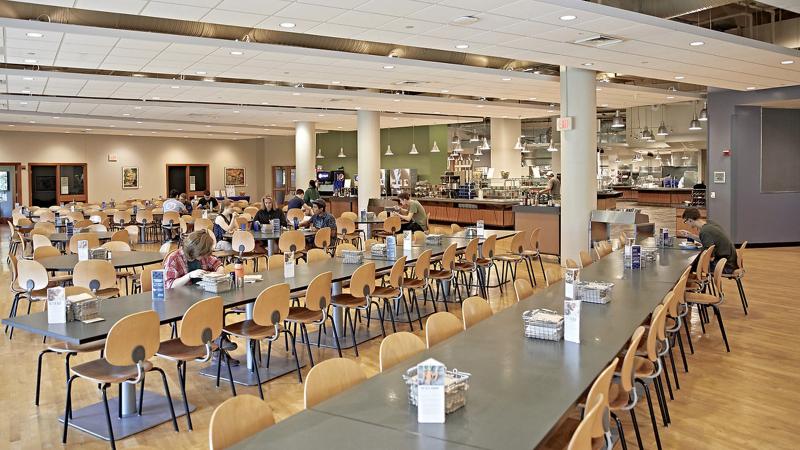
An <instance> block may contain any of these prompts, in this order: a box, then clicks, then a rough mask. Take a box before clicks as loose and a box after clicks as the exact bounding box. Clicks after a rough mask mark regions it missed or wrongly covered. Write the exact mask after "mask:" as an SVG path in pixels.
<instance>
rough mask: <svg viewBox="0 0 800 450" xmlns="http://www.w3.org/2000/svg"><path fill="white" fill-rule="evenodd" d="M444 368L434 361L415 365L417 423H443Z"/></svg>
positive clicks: (430, 360) (429, 360)
mask: <svg viewBox="0 0 800 450" xmlns="http://www.w3.org/2000/svg"><path fill="white" fill-rule="evenodd" d="M445 369H446V368H445V366H444V364H442V363H440V362H439V361H436V360H435V359H427V360H425V361H423V362H421V363H419V364H417V422H418V423H444V417H445V412H444V411H445V405H444V401H445V398H444V397H445V393H444V383H445Z"/></svg>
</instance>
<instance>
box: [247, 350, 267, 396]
mask: <svg viewBox="0 0 800 450" xmlns="http://www.w3.org/2000/svg"><path fill="white" fill-rule="evenodd" d="M256 342H257V341H256V340H255V339H252V340H250V352H251V354H252V355H253V360H255V354H256ZM260 369H261V368H260V367H259V366H258V363H256V362H254V363H253V372H255V373H256V382H257V383H258V395H259V396H260V397H261V400H264V388H263V387H261V370H260Z"/></svg>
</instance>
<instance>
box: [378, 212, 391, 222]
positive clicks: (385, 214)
mask: <svg viewBox="0 0 800 450" xmlns="http://www.w3.org/2000/svg"><path fill="white" fill-rule="evenodd" d="M376 217H377V219H378V220H386V218H387V217H389V213H388V212H386V211H381V212H379V213H378V215H377V216H376Z"/></svg>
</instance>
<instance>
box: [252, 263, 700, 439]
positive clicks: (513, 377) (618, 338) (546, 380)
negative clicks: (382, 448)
mask: <svg viewBox="0 0 800 450" xmlns="http://www.w3.org/2000/svg"><path fill="white" fill-rule="evenodd" d="M658 256H659V261H657V263H656V264H654V265H652V266H649V267H648V268H646V269H643V270H637V271H633V270H630V269H627V270H626V269H623V267H622V265H623V263H622V254H621V253H620V252H615V253H613V254H612V255H609V256H607V257H605V258H603V260H601V261H599V262H596V263H594V264H592V265H591V266H589V267H587V268H585V269H582V271H581V279H583V280H600V281H611V282H613V283H615V287H614V291H613V294H612V300H611V302H610V303H609V304H607V305H597V304H587V303H584V304H583V306H582V312H581V343H580V344H575V343H571V342H565V341H560V342H551V341H542V340H533V339H528V338H525V337H524V335H523V326H522V317H521V316H522V313H523V312H524V311H525V310H527V309H534V308H549V309H552V310H555V311H558V312H562V311H563V301H564V285H563V282H561V283H558V284H555V285H554V286H552V287H551V288H549V289H546V290H544V291H542V292H540V293H538V294H536V295H534V296H532V297H530V298H528V299H525V300H523V301H522V302H520V303H519V304H517V305H515V306H512V307H510V308H508V309H506V310H503V311H501V312H499V313H497V314H495V315H494V316H493V317H492V318H490V319H487V320H485V321H483V322H481V323H479V324H477V325H475V326H473V327H472V328H470V329H469V330H467V331H465V332H463V333H460V334H458V335H457V336H454V337H452V338H450V339H448V340H447V341H445V342H443V343H441V344H439V345H437V346H435V347H433V348H432V349H430V350H426V351H425V352H423V353H422V354H420V355H417V356H416V357H414V358H411V359H410V360H409V361H408V362H407V363H403V364H400V365H398V366H397V367H395V368H393V369H391V370H389V371H387V372H385V373H383V374H380V375H377V376H375V377H372V378H370V379H368V380H367V381H365V382H363V383H361V384H360V385H358V386H356V387H354V388H353V389H350V390H348V391H347V392H346V393H344V394H342V395H338V396H335V397H333V398H331V399H329V400H328V401H326V402H323V403H321V404H319V405H317V406H316V407H315V408H313V409H314V410H315V411H320V412H326V413H328V414H331V415H339V416H342V417H344V418H347V419H350V421H349V422H345V423H342V426H341V427H340V428H339V429H338V430H337V431H336V433H335V434H334V436H336V437H338V438H341V437H347V436H356V435H358V434H359V432H360V429H361V428H362V427H370V426H382V427H386V428H390V429H393V430H396V431H403V432H406V433H408V434H409V435H410V436H423V437H430V438H435V439H441V440H446V441H448V445H449V443H450V442H452V443H457V444H461V445H469V446H474V447H480V448H487V449H494V448H497V449H530V448H532V447H535V446H536V445H537V443H539V442H541V440H542V439H543V438H544V437H545V436H546V435H547V434H548V432H549V431H550V430H551V429H552V428H553V427H554V426H555V425H556V424H557V423H558V421H559V419H560V418H561V417H562V416H563V415H564V414H565V413H566V412H567V411H568V410H570V409H571V408H572V406H573V404H574V403H575V401H576V400H577V399H578V397H579V396H580V395H581V394H582V393H583V392H584V391H585V390H586V389H587V388H588V387H589V386H590V385H591V383H592V382H593V381H594V379H595V378H596V376H597V375H598V374H599V373H600V371H601V370H602V369H603V368H604V367H605V366H606V365H607V364H608V363H609V361H611V360H612V359H613V358H614V357H615V356H616V355H617V353H618V352H619V350H620V349H621V348H622V347H623V346H624V345H625V343H626V342H627V340H628V339H629V338H630V336H631V334H633V331H634V329H635V328H636V327H637V326H638V325H639V324H641V323H642V322H644V321H645V320H646V318H647V316H648V314H649V313H650V312H651V311H652V309H653V308H654V307H655V305H656V304H658V303H659V302H660V301H661V300H662V298H663V296H664V295H665V294H666V293H667V291H668V290H669V289H670V288H671V287H672V286H673V284H674V282H675V281H676V280H677V279H678V277H679V276H680V274H681V273H682V272H683V270H684V269H685V267H686V266H687V265H688V264H689V262H690V260H691V258H692V257H693V256H694V254H692V253H689V252H686V253H682V252H675V251H670V250H660V251H659V252H658ZM427 358H435V359H437V360H439V361H441V362H443V363H444V364H445V365H447V367H448V368H450V369H452V368H457V369H459V370H463V371H466V372H470V373H471V374H472V376H471V378H470V389H469V391H468V393H467V397H468V400H467V405H466V406H465V407H464V408H462V409H460V410H458V411H456V412H455V413H453V414H451V415H448V416H447V422H446V423H445V424H418V423H417V418H416V411H415V410H414V408H413V407H411V406H410V405H409V403H408V398H407V387H406V385H405V383H404V382H403V380H402V378H401V374H402V373H403V372H404V371H405V370H406V369H407V368H409V367H411V366H413V365H414V364H416V363H418V362H420V361H423V360H425V359H427ZM312 420H313V419H312V418H311V417H310V416H309V415H304V414H298V415H296V416H293V417H290V418H288V419H286V420H285V421H284V422H283V426H284V427H286V428H292V427H296V428H297V429H304V427H305V426H313V425H312V424H311V422H312ZM293 422H297V423H293ZM258 436H259V437H260V440H261V442H270V441H271V440H272V431H271V429H267V430H265V431H263V432H261V433H259V435H258ZM409 448H427V446H426V443H423V442H419V443H416V444H414V445H413V446H410V447H409Z"/></svg>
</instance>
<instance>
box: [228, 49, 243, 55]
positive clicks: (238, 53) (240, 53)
mask: <svg viewBox="0 0 800 450" xmlns="http://www.w3.org/2000/svg"><path fill="white" fill-rule="evenodd" d="M243 54H244V52H240V51H239V50H234V51H232V52H231V55H233V56H240V55H243Z"/></svg>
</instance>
